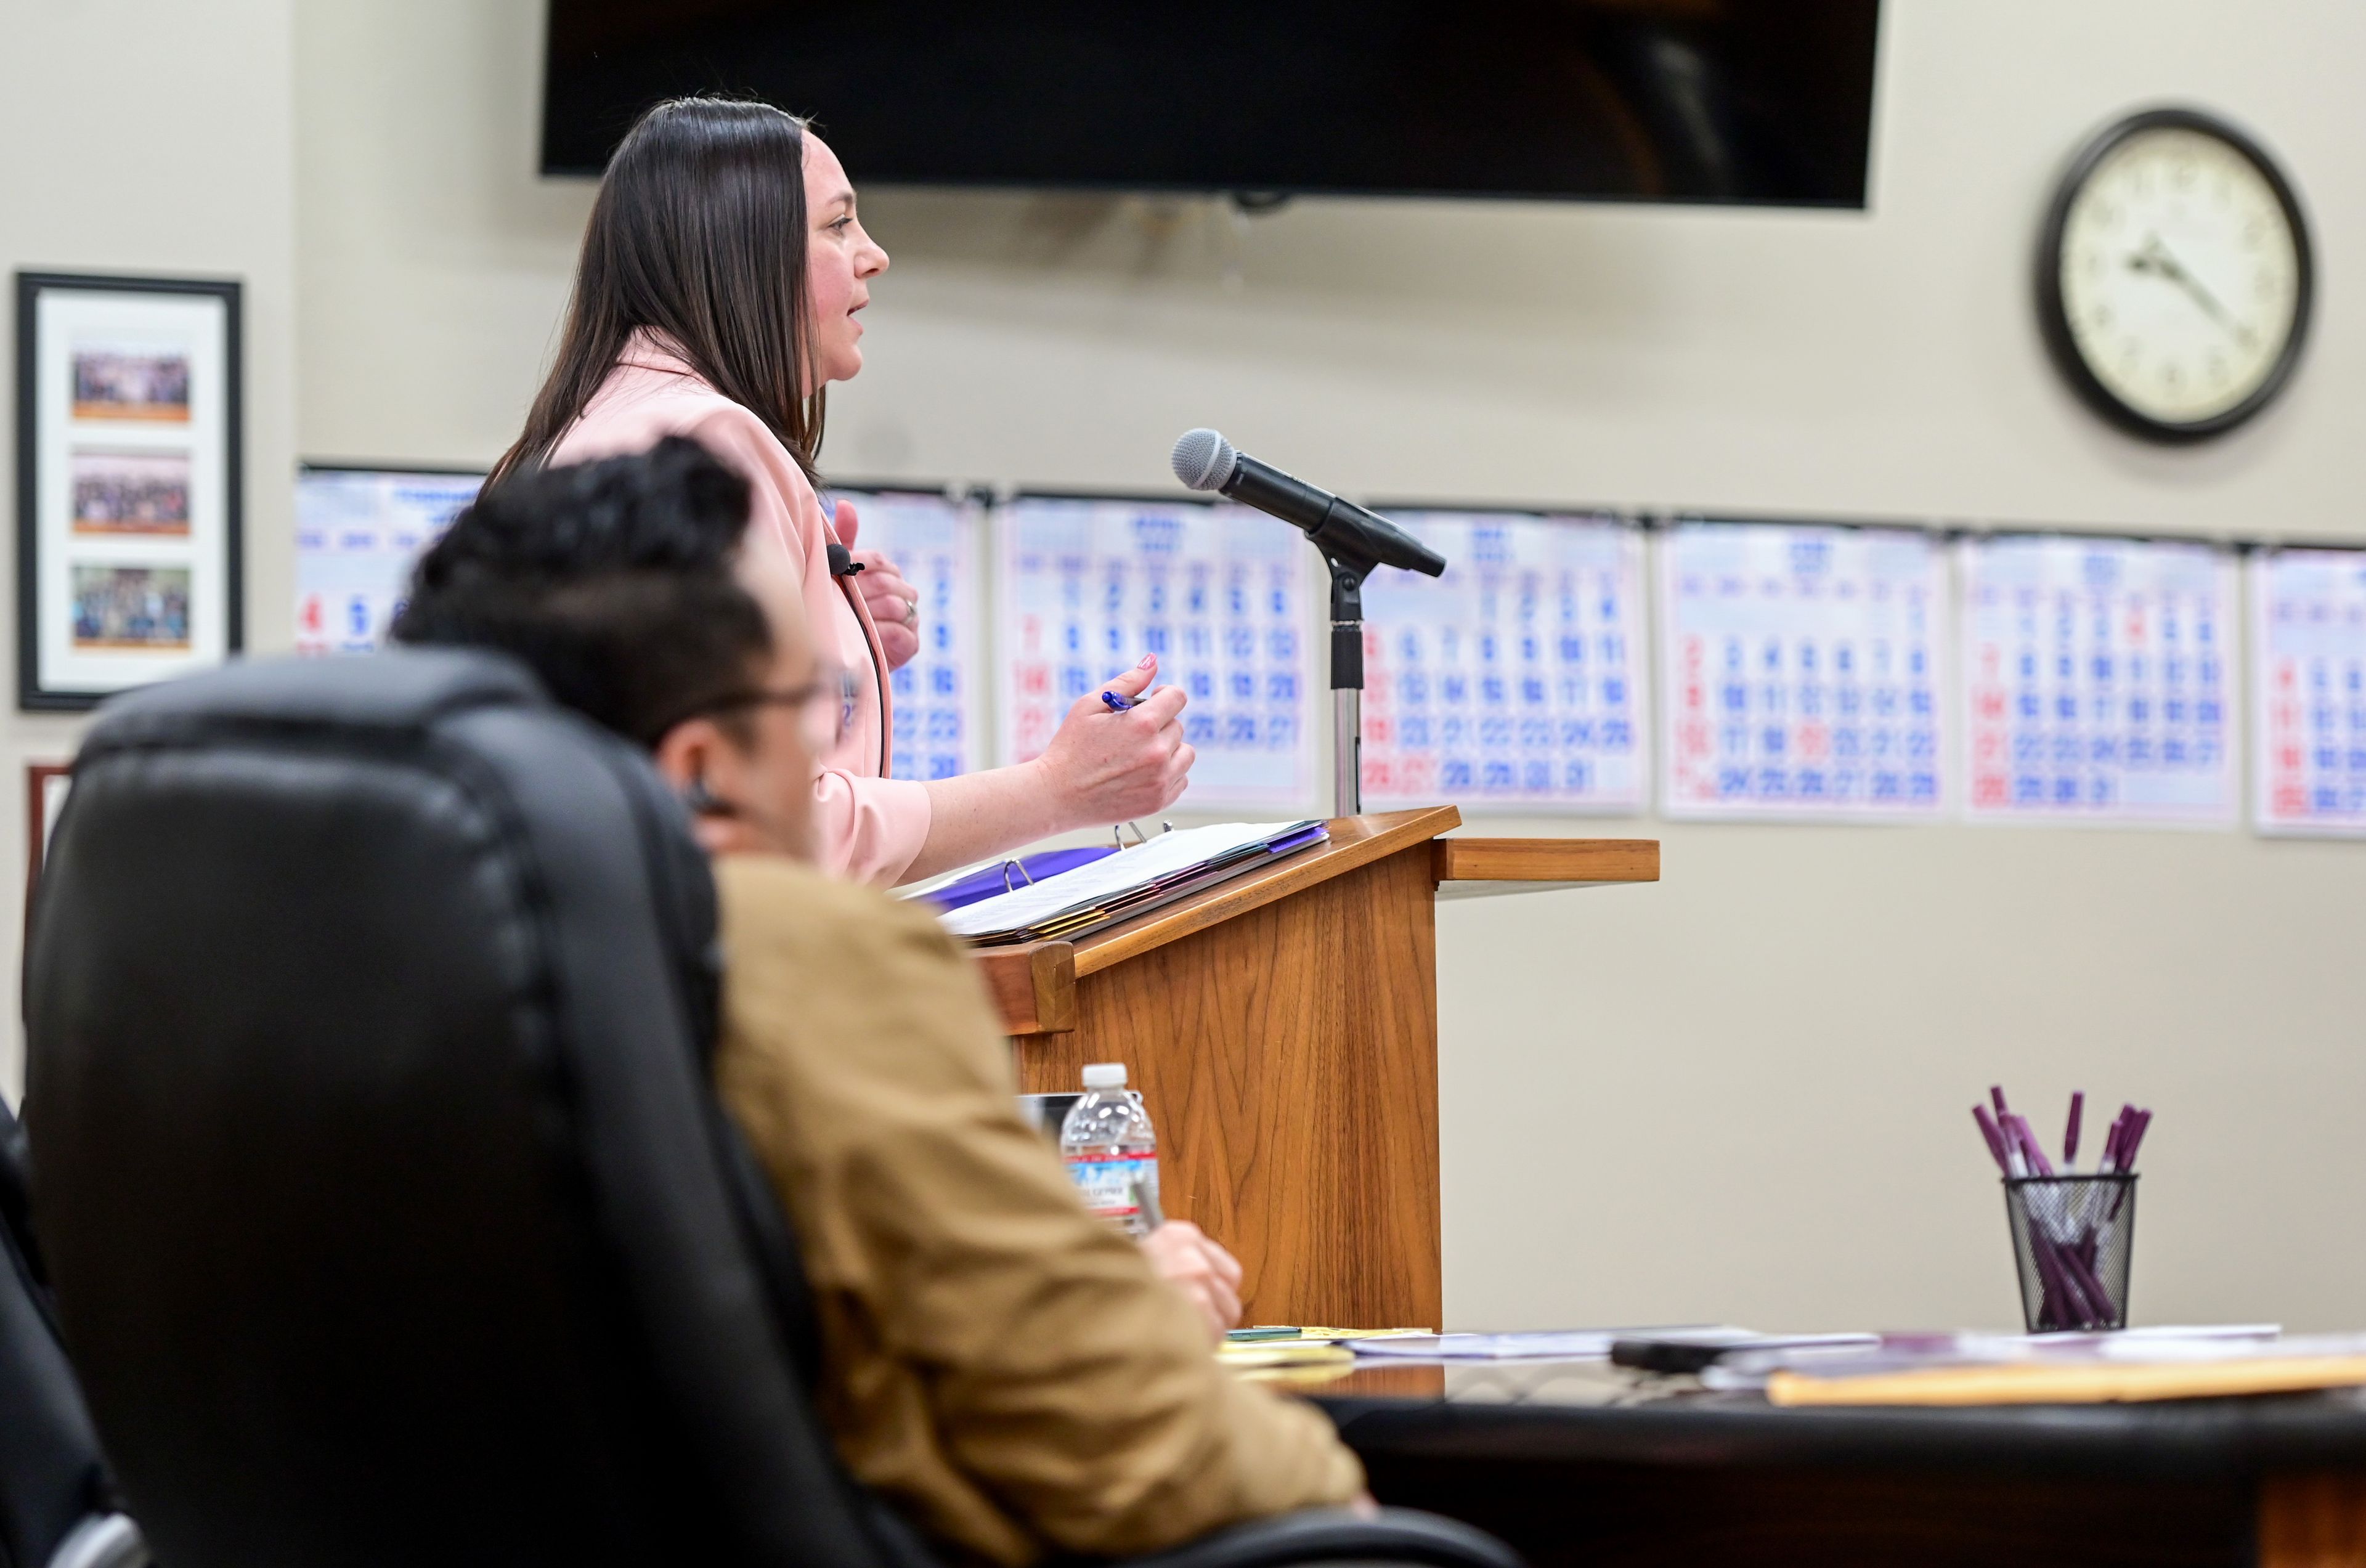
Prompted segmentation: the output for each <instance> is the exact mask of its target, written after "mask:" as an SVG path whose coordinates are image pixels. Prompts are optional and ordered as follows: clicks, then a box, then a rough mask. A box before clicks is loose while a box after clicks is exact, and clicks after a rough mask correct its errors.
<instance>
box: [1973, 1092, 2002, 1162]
mask: <svg viewBox="0 0 2366 1568" xmlns="http://www.w3.org/2000/svg"><path fill="white" fill-rule="evenodd" d="M1972 1120H1973V1121H1975V1122H1978V1123H1979V1126H1980V1136H1981V1137H1983V1138H1985V1139H1987V1140H1988V1145H1989V1156H1991V1157H1992V1158H1994V1159H1995V1161H1996V1162H1997V1168H1998V1169H1999V1170H2001V1171H2003V1172H2004V1173H2005V1174H2006V1175H2007V1176H2011V1174H2012V1159H2011V1156H2009V1155H2007V1154H2006V1153H2005V1148H2004V1133H2003V1130H2002V1129H2000V1128H1999V1127H1998V1126H1997V1122H1996V1118H1995V1117H1994V1116H1992V1115H1990V1114H1989V1108H1988V1107H1987V1106H1985V1105H1975V1106H1973V1107H1972Z"/></svg>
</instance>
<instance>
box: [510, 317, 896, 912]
mask: <svg viewBox="0 0 2366 1568" xmlns="http://www.w3.org/2000/svg"><path fill="white" fill-rule="evenodd" d="M668 435H687V436H689V437H691V438H692V439H693V440H694V441H697V442H699V443H700V444H702V445H703V446H705V447H706V449H707V450H708V451H710V452H712V453H714V454H715V457H719V458H721V459H722V460H723V461H724V462H726V463H728V464H729V465H730V466H731V467H732V468H736V469H738V471H739V472H740V473H742V474H744V475H746V476H747V478H748V480H749V485H750V486H751V487H752V491H753V493H752V495H751V496H750V498H749V505H750V511H751V515H750V517H749V525H748V535H749V539H750V540H752V541H756V542H758V543H760V544H765V545H777V546H778V547H780V548H783V549H785V550H786V551H788V553H789V556H790V558H791V559H793V560H794V561H795V562H796V563H797V566H798V568H799V570H801V571H802V572H803V573H804V576H805V605H806V628H807V630H808V631H809V633H810V634H811V636H812V637H813V639H814V649H815V651H816V653H817V654H818V655H819V656H820V657H821V659H822V660H824V661H825V662H826V663H834V664H838V665H841V666H843V667H845V668H846V669H849V670H851V671H854V674H855V679H856V680H857V682H860V684H861V686H862V694H861V695H860V696H859V697H858V698H857V700H856V704H855V711H854V722H853V724H852V725H851V727H850V728H849V731H848V734H847V738H846V741H845V743H844V744H843V745H841V746H840V747H839V749H838V750H836V751H835V752H833V753H831V754H830V755H829V756H828V757H825V758H823V759H822V772H821V777H820V778H819V780H817V782H816V783H815V784H814V839H815V844H814V850H815V854H816V856H817V859H818V860H819V862H820V863H821V867H822V869H823V870H825V871H827V872H828V873H830V874H832V875H834V876H843V877H847V878H849V879H851V880H854V881H860V882H872V883H877V884H880V885H882V886H889V885H892V884H894V883H896V882H897V881H900V880H901V879H902V878H903V875H904V871H905V868H906V867H907V866H909V865H910V864H911V863H912V862H913V860H914V858H915V857H917V856H918V854H919V852H920V845H921V844H922V843H923V842H924V841H926V840H927V839H928V836H929V792H928V791H927V790H926V789H924V788H923V787H921V786H920V785H919V784H916V783H913V782H912V781H910V780H899V779H891V778H889V777H887V776H886V775H887V771H888V761H889V756H888V750H887V737H888V735H889V733H890V730H891V728H892V720H891V713H892V710H891V709H890V708H889V706H888V702H889V698H888V694H887V687H886V682H884V680H883V679H882V676H883V673H884V671H885V670H886V668H887V661H886V659H885V656H884V655H883V654H882V653H881V652H880V649H879V633H878V630H877V628H875V627H874V626H872V624H871V616H870V613H869V612H868V611H866V610H865V609H864V608H863V607H862V595H860V594H858V593H855V592H852V591H851V590H852V582H851V579H847V578H833V577H832V576H830V574H829V558H828V545H829V541H830V537H831V536H830V533H829V529H828V525H827V524H826V523H825V521H824V520H823V517H822V514H821V503H820V502H818V501H817V500H816V499H815V496H814V492H813V486H812V485H810V484H808V483H806V476H805V472H804V470H802V469H800V468H798V467H797V463H796V459H795V458H794V457H790V456H789V452H788V448H787V447H785V446H782V445H781V443H780V441H779V439H778V438H777V437H775V436H774V435H773V434H772V432H771V431H770V430H767V429H766V428H765V427H764V423H763V422H762V421H761V420H760V419H758V418H757V417H756V416H755V414H753V413H752V412H749V411H748V410H747V409H745V408H742V407H741V406H740V405H739V404H738V403H735V402H733V401H732V400H730V399H728V398H727V397H725V396H724V395H723V394H722V393H720V392H718V391H716V390H715V389H714V388H713V387H710V386H708V385H707V384H706V382H705V381H704V380H703V379H701V378H700V377H699V375H698V373H697V372H696V371H694V370H693V369H692V368H691V367H689V365H687V364H686V363H684V362H683V361H682V358H681V356H680V355H676V354H674V353H672V352H671V351H670V350H669V349H668V348H666V347H665V346H664V345H663V344H662V343H661V342H660V341H659V339H657V338H656V337H654V336H653V335H651V334H650V333H639V334H637V335H636V336H635V337H634V339H633V343H632V344H631V346H629V347H628V348H626V349H625V354H624V356H623V357H622V358H620V359H618V360H617V362H616V367H615V368H614V370H611V371H610V372H609V373H608V378H607V380H605V381H603V383H601V386H600V390H599V391H598V393H597V394H595V395H594V396H593V397H592V399H591V405H590V406H589V407H587V408H586V409H585V410H584V411H583V415H582V417H581V418H580V419H578V420H577V421H576V422H575V423H574V425H573V426H572V427H571V428H569V430H568V432H567V434H565V435H563V436H561V437H560V438H559V442H558V446H556V447H555V448H553V449H552V451H551V455H550V459H549V460H550V461H551V462H553V463H580V462H584V461H587V460H589V459H591V458H594V457H614V456H617V455H618V454H621V453H625V452H644V451H647V450H648V448H650V447H651V446H656V445H657V444H658V442H659V441H660V440H661V439H663V438H664V437H666V436H668Z"/></svg>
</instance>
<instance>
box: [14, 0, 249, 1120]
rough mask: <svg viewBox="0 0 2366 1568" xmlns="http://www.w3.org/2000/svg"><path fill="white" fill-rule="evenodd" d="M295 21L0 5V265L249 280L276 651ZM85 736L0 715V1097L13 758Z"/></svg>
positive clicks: (20, 789)
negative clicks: (1, 774) (0, 961)
mask: <svg viewBox="0 0 2366 1568" xmlns="http://www.w3.org/2000/svg"><path fill="white" fill-rule="evenodd" d="M293 33H294V27H293V12H292V7H291V6H290V3H289V0H207V3H206V4H204V5H189V4H181V3H176V0H0V272H5V273H7V274H11V275H13V274H15V273H17V272H19V271H51V272H118V273H139V274H147V275H153V276H202V277H236V278H241V279H242V280H244V282H245V284H246V290H245V299H244V314H245V329H246V334H245V359H244V383H245V394H246V407H245V441H246V452H245V461H246V475H247V479H246V512H245V523H246V534H247V538H248V541H249V544H248V548H247V556H246V628H247V633H246V635H247V640H248V645H249V646H250V647H252V648H257V649H278V648H285V647H287V645H288V641H289V636H290V627H289V622H290V618H291V603H292V595H293V589H292V583H293V581H294V579H293V575H292V573H293V565H292V563H293V557H294V545H293V538H294V536H293V533H292V529H293V526H294V523H293V518H294V497H293V494H292V492H291V491H290V489H289V487H288V485H287V482H286V479H285V477H284V476H286V475H287V472H288V470H289V465H290V464H291V463H292V462H293V461H294V457H295V450H296V446H295V407H296V398H295V386H294V378H295V346H294V337H295V327H296V304H295V298H294V294H295V288H294V286H295V270H296V238H295V198H296V180H295V158H294V151H293V149H294V145H295V137H296V127H295V115H294V105H293V87H294V77H293V74H292V71H291V63H290V56H291V51H292V47H293ZM12 287H13V286H12ZM12 297H13V296H12ZM8 309H9V310H11V311H12V312H13V310H14V309H15V307H14V305H13V304H11V305H10V306H9V307H8ZM14 319H15V318H14V316H13V314H12V315H11V316H10V318H9V320H10V325H9V327H8V328H7V331H8V332H9V333H10V334H11V337H12V340H13V334H14V332H15V327H14ZM15 363H16V361H15V358H14V352H13V347H12V350H11V355H10V357H9V360H8V364H9V365H10V366H11V367H13V366H14V365H15ZM16 388H17V378H16V374H15V371H14V369H13V368H11V369H10V370H9V372H8V374H7V375H6V378H5V380H0V429H6V430H7V431H10V432H13V431H14V430H15V429H16V412H15V397H16ZM15 464H16V443H15V441H14V439H13V438H11V439H9V440H7V441H6V443H5V444H0V495H6V496H8V497H10V498H11V501H12V506H13V498H14V497H15V495H16V493H17V490H16V477H15ZM11 515H12V517H13V510H12V513H11ZM0 556H5V563H0V616H5V617H6V621H7V622H8V623H9V624H10V626H11V628H12V629H11V630H10V631H9V632H8V634H7V635H6V638H5V639H0V640H5V642H6V646H7V648H8V649H11V650H12V651H13V649H15V648H16V635H15V632H14V630H13V623H14V620H15V615H16V604H17V591H16V552H15V551H14V550H13V549H12V550H8V551H5V552H0ZM10 690H11V691H12V692H13V690H14V682H13V678H12V679H11V682H10ZM81 730H82V721H81V720H79V719H78V718H73V717H69V716H56V715H40V716H36V715H32V714H23V713H17V712H15V711H14V706H13V702H11V704H10V705H9V709H8V711H6V712H0V770H5V772H6V778H5V780H0V805H5V806H6V817H5V818H0V820H4V821H5V824H6V826H5V828H0V953H6V954H7V955H8V957H9V960H10V962H9V965H8V969H7V994H8V1003H7V1008H6V1012H7V1017H8V1023H7V1027H6V1030H5V1031H0V1093H6V1095H7V1096H8V1097H9V1099H10V1100H11V1101H13V1100H15V1099H16V1097H17V1094H18V1093H19V1092H20V1089H21V1074H22V1071H23V1067H22V1063H21V1060H20V1048H21V1022H20V1021H19V1019H18V1016H17V995H16V993H17V987H16V964H15V963H14V957H15V954H16V953H17V947H18V943H19V941H20V939H21V935H22V929H21V928H22V926H23V923H24V900H23V898H22V897H20V896H19V895H18V893H17V891H16V890H17V889H20V888H22V887H23V886H24V885H25V874H26V865H25V861H26V847H27V846H26V834H27V829H26V827H25V823H26V812H27V805H26V801H25V783H24V777H25V764H26V763H28V762H36V761H41V762H55V761H65V760H67V759H68V758H70V757H71V756H72V755H73V749H74V745H75V743H76V738H77V737H78V736H79V735H80V734H81Z"/></svg>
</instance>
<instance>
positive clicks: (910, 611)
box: [904, 597, 920, 626]
mask: <svg viewBox="0 0 2366 1568" xmlns="http://www.w3.org/2000/svg"><path fill="white" fill-rule="evenodd" d="M919 618H920V601H919V599H918V597H914V598H910V599H907V600H905V601H904V624H905V625H906V626H910V625H912V624H913V623H914V622H916V621H918V619H919Z"/></svg>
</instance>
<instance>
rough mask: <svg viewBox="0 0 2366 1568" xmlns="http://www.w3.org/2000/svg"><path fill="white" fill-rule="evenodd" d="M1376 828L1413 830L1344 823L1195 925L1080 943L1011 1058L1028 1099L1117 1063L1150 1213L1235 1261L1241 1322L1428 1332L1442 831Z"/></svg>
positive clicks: (1221, 900) (1220, 894)
mask: <svg viewBox="0 0 2366 1568" xmlns="http://www.w3.org/2000/svg"><path fill="white" fill-rule="evenodd" d="M1391 817H1393V818H1409V819H1418V818H1430V819H1431V820H1406V821H1403V822H1398V821H1393V820H1391V819H1390V818H1362V819H1359V820H1358V822H1357V823H1356V824H1354V825H1353V826H1356V827H1364V826H1366V825H1368V824H1369V825H1372V830H1369V831H1366V832H1362V833H1349V832H1341V833H1339V834H1338V835H1337V836H1336V837H1335V840H1334V842H1333V843H1332V844H1328V845H1325V846H1324V847H1323V848H1322V849H1320V850H1314V851H1308V852H1305V853H1304V854H1302V855H1297V856H1292V857H1290V861H1286V862H1282V863H1277V864H1276V865H1275V866H1274V867H1272V868H1271V869H1270V870H1269V871H1268V872H1266V873H1264V874H1259V875H1258V876H1257V878H1256V882H1255V883H1250V884H1249V885H1248V886H1240V885H1236V884H1227V885H1225V886H1223V887H1220V888H1215V889H1211V890H1210V892H1209V893H1208V894H1206V895H1203V896H1202V897H1204V898H1205V899H1207V900H1208V903H1209V904H1210V905H1221V906H1222V912H1221V913H1216V914H1214V915H1213V918H1212V919H1208V918H1203V917H1205V916H1206V915H1207V914H1208V910H1207V908H1205V907H1203V908H1200V909H1199V910H1194V911H1185V910H1180V909H1177V910H1174V911H1172V912H1170V911H1154V912H1153V913H1152V914H1151V915H1148V916H1144V917H1142V918H1141V919H1137V920H1134V921H1129V922H1127V923H1126V925H1124V926H1120V927H1115V928H1112V929H1111V930H1110V931H1107V932H1101V933H1097V935H1095V936H1093V937H1088V938H1087V939H1085V940H1083V941H1081V942H1077V943H1076V1027H1075V1028H1074V1029H1073V1030H1070V1031H1067V1032H1062V1033H1044V1034H1037V1035H1032V1036H1027V1037H1023V1038H1020V1039H1019V1040H1017V1041H1015V1042H1014V1044H1015V1046H1016V1048H1017V1050H1018V1053H1019V1068H1020V1087H1021V1088H1023V1089H1027V1090H1029V1091H1031V1092H1047V1091H1054V1090H1061V1089H1073V1088H1074V1086H1075V1085H1076V1082H1077V1081H1078V1076H1079V1075H1080V1074H1081V1073H1082V1071H1083V1069H1084V1066H1085V1064H1086V1063H1087V1062H1097V1061H1109V1060H1122V1061H1123V1062H1125V1064H1126V1066H1127V1067H1128V1069H1129V1073H1130V1076H1131V1081H1132V1085H1133V1086H1134V1087H1137V1088H1139V1089H1141V1090H1142V1093H1143V1096H1144V1099H1145V1100H1147V1101H1148V1103H1149V1104H1150V1105H1151V1107H1152V1108H1153V1111H1154V1114H1155V1117H1156V1119H1157V1122H1158V1129H1159V1147H1158V1154H1159V1173H1160V1174H1159V1189H1160V1193H1161V1195H1162V1198H1163V1200H1164V1201H1165V1205H1166V1213H1167V1215H1168V1217H1169V1218H1173V1219H1187V1220H1190V1221H1192V1222H1194V1223H1195V1224H1198V1225H1199V1226H1200V1228H1201V1229H1203V1230H1205V1231H1207V1232H1208V1234H1209V1235H1212V1236H1214V1237H1215V1238H1216V1239H1217V1240H1218V1241H1220V1242H1222V1244H1223V1245H1224V1246H1226V1247H1230V1248H1231V1249H1232V1250H1233V1252H1234V1254H1235V1255H1236V1256H1237V1257H1238V1258H1240V1259H1241V1264H1242V1267H1243V1269H1244V1271H1245V1275H1246V1280H1245V1292H1244V1299H1243V1308H1244V1311H1245V1318H1244V1321H1245V1322H1249V1323H1298V1324H1308V1323H1312V1324H1324V1325H1334V1324H1336V1325H1352V1326H1400V1325H1416V1326H1423V1327H1429V1326H1435V1325H1437V1322H1438V1320H1439V1315H1440V1310H1441V1300H1440V1298H1441V1293H1442V1284H1441V1273H1440V1260H1439V1242H1438V1199H1437V935H1436V917H1435V911H1434V909H1433V907H1432V903H1431V894H1432V891H1433V888H1434V886H1435V885H1434V884H1433V883H1432V882H1431V880H1430V858H1429V857H1430V850H1429V840H1430V839H1431V837H1432V836H1433V835H1434V834H1435V833H1437V831H1438V830H1439V828H1440V826H1441V825H1442V826H1445V827H1451V826H1452V825H1453V823H1454V819H1455V818H1454V814H1453V813H1451V812H1436V813H1431V812H1420V813H1414V812H1402V813H1393V814H1391ZM1440 818H1442V823H1441V822H1440V821H1439V820H1437V819H1440ZM1350 826H1351V825H1350V824H1349V823H1346V822H1343V823H1341V824H1338V827H1339V828H1340V829H1348V828H1349V827H1350ZM1391 829H1396V830H1395V831H1391ZM1318 857H1320V858H1319V859H1318ZM1325 861H1329V862H1334V863H1335V864H1328V865H1326V864H1324V862H1325ZM1336 863H1345V869H1341V866H1340V865H1339V864H1336ZM1285 872H1287V873H1289V875H1288V876H1287V877H1286V878H1284V877H1283V876H1282V875H1281V874H1283V873H1285ZM1242 882H1243V883H1249V879H1247V878H1244V879H1242ZM1195 902H1196V901H1195ZM1162 917H1165V918H1164V919H1162ZM1129 928H1133V929H1129ZM1152 928H1161V929H1158V930H1157V931H1156V934H1157V935H1159V936H1166V937H1167V938H1168V940H1164V941H1155V942H1154V941H1153V940H1152V935H1153V931H1152ZM1177 932H1179V934H1173V933H1177Z"/></svg>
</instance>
